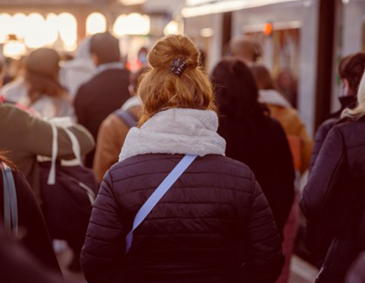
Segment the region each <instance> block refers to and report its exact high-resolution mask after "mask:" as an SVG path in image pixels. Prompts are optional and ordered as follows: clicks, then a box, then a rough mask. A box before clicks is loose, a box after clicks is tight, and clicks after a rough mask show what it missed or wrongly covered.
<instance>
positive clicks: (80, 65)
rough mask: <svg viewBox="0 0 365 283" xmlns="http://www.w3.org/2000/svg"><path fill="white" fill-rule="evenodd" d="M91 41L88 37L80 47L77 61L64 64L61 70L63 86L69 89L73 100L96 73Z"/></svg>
mask: <svg viewBox="0 0 365 283" xmlns="http://www.w3.org/2000/svg"><path fill="white" fill-rule="evenodd" d="M90 39H91V37H86V38H85V39H84V40H83V41H82V42H81V44H80V45H79V47H78V49H77V52H76V56H75V59H73V60H70V61H68V62H66V63H65V64H64V66H63V67H62V68H61V70H60V81H61V84H62V85H63V86H64V87H65V88H66V89H67V91H68V92H69V94H70V96H71V97H72V99H74V98H75V96H76V93H77V91H78V89H79V87H80V86H81V85H83V84H84V83H86V82H87V81H89V80H90V79H91V78H92V77H93V76H94V75H95V72H96V66H95V64H94V62H93V60H92V58H91V54H90Z"/></svg>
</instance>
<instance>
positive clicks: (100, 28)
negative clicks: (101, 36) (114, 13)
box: [86, 13, 106, 35]
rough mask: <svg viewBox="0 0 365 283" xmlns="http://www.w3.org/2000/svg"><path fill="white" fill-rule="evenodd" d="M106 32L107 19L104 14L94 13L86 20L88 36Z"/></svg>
mask: <svg viewBox="0 0 365 283" xmlns="http://www.w3.org/2000/svg"><path fill="white" fill-rule="evenodd" d="M105 31H106V18H105V16H104V15H103V14H100V13H92V14H90V15H89V16H88V17H87V19H86V34H87V35H91V34H96V33H100V32H105Z"/></svg>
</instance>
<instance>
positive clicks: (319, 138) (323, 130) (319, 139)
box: [309, 118, 340, 173]
mask: <svg viewBox="0 0 365 283" xmlns="http://www.w3.org/2000/svg"><path fill="white" fill-rule="evenodd" d="M339 120H340V119H339V118H330V119H328V120H326V121H324V122H323V123H322V124H321V126H319V128H318V130H317V132H316V135H315V138H314V146H313V152H312V159H311V164H310V166H309V173H310V172H312V169H313V167H314V164H315V163H316V160H317V157H318V155H319V152H320V150H321V148H322V146H323V143H324V141H325V140H326V137H327V135H328V133H329V131H330V130H331V129H332V128H333V127H334V126H336V124H337V123H338V121H339Z"/></svg>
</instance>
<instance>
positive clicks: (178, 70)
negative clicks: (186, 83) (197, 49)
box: [170, 58, 186, 77]
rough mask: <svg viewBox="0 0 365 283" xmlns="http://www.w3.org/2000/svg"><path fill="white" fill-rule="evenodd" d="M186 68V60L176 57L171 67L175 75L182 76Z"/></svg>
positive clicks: (171, 71)
mask: <svg viewBox="0 0 365 283" xmlns="http://www.w3.org/2000/svg"><path fill="white" fill-rule="evenodd" d="M185 69H186V62H185V60H183V59H180V58H178V59H174V60H173V61H172V65H171V68H170V73H173V74H174V75H175V76H178V77H181V75H182V73H183V72H184V71H185Z"/></svg>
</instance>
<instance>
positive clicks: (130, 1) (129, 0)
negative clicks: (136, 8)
mask: <svg viewBox="0 0 365 283" xmlns="http://www.w3.org/2000/svg"><path fill="white" fill-rule="evenodd" d="M146 1H147V0H119V2H120V3H122V4H123V5H126V6H129V5H137V4H144V3H146Z"/></svg>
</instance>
